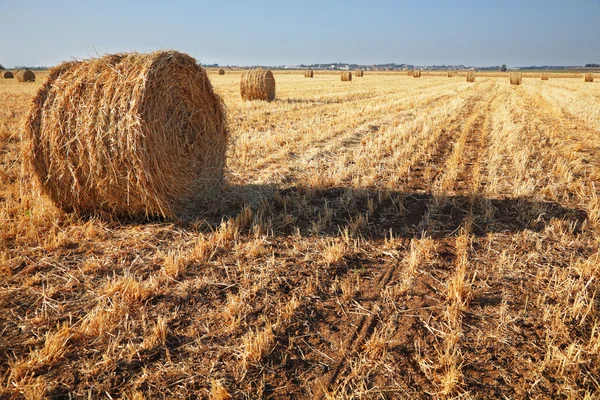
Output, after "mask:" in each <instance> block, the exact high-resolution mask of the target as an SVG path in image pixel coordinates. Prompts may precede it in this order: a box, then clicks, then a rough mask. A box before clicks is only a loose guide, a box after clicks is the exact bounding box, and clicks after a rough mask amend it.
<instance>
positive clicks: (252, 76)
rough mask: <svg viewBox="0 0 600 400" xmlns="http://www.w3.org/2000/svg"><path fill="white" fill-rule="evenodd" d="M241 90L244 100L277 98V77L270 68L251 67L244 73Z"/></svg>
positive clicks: (270, 99)
mask: <svg viewBox="0 0 600 400" xmlns="http://www.w3.org/2000/svg"><path fill="white" fill-rule="evenodd" d="M240 92H241V94H242V99H243V100H265V101H273V100H275V78H274V77H273V73H272V72H271V71H270V70H268V69H263V68H258V69H249V70H246V71H244V72H243V73H242V80H241V82H240Z"/></svg>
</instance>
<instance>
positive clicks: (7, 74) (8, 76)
mask: <svg viewBox="0 0 600 400" xmlns="http://www.w3.org/2000/svg"><path fill="white" fill-rule="evenodd" d="M2 77H3V78H4V79H13V78H14V77H15V75H14V74H13V73H12V72H10V71H4V72H2Z"/></svg>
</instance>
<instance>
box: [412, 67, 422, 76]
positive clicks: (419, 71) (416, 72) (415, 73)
mask: <svg viewBox="0 0 600 400" xmlns="http://www.w3.org/2000/svg"><path fill="white" fill-rule="evenodd" d="M413 77H415V78H420V77H421V70H420V69H417V70H415V71H413Z"/></svg>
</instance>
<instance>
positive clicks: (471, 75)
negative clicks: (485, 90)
mask: <svg viewBox="0 0 600 400" xmlns="http://www.w3.org/2000/svg"><path fill="white" fill-rule="evenodd" d="M476 76H477V74H476V73H475V71H469V72H467V82H475V77H476Z"/></svg>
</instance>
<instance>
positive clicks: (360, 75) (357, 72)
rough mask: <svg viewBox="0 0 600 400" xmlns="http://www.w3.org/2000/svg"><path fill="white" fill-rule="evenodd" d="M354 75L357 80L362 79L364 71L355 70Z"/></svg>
mask: <svg viewBox="0 0 600 400" xmlns="http://www.w3.org/2000/svg"><path fill="white" fill-rule="evenodd" d="M354 74H355V75H356V77H357V78H362V77H363V76H364V75H365V71H363V70H362V69H357V70H356V71H355V72H354Z"/></svg>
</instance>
